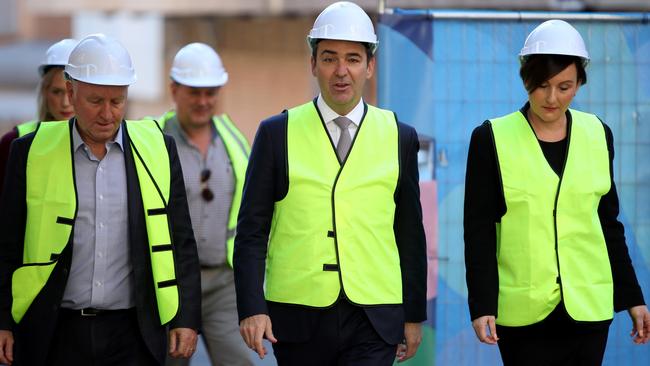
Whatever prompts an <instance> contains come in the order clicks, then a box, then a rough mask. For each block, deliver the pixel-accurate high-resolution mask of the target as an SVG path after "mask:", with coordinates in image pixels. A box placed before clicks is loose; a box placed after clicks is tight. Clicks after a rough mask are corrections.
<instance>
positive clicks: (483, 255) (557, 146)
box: [464, 103, 644, 320]
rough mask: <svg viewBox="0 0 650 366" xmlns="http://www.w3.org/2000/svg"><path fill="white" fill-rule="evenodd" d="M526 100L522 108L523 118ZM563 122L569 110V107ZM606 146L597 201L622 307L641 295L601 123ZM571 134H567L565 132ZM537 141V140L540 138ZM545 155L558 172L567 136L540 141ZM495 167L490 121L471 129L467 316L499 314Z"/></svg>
mask: <svg viewBox="0 0 650 366" xmlns="http://www.w3.org/2000/svg"><path fill="white" fill-rule="evenodd" d="M528 108H529V104H528V103H526V105H524V106H523V107H522V108H521V109H520V112H521V113H522V114H523V115H524V116H525V117H526V119H527V120H528V117H527V111H528ZM566 116H567V126H568V129H569V131H570V128H571V114H570V113H569V112H568V111H567V113H566ZM603 126H604V128H605V136H606V139H607V148H608V150H609V159H610V163H609V171H610V177H611V188H610V190H609V192H608V193H607V194H605V195H604V196H603V197H602V198H601V200H600V204H599V206H598V216H599V218H600V223H601V225H602V228H603V233H604V236H605V242H606V244H607V252H608V254H609V261H610V264H611V267H612V277H613V281H614V310H615V311H621V310H625V309H628V308H630V307H632V306H636V305H642V304H644V301H643V294H642V292H641V287H640V286H639V283H638V281H637V278H636V275H635V273H634V269H633V268H632V261H631V260H630V256H629V254H628V251H627V246H626V244H625V233H624V228H623V224H622V223H621V222H620V221H618V213H619V204H618V195H617V194H616V186H615V184H614V175H613V168H612V163H613V160H614V143H613V140H614V138H613V136H612V131H611V130H610V128H609V126H607V125H606V124H605V123H603ZM531 128H532V127H531ZM567 136H569V133H567ZM538 141H539V140H538ZM539 143H540V146H541V148H542V151H543V152H544V156H545V157H546V160H547V161H548V163H549V165H550V166H551V167H552V168H553V170H554V171H555V173H556V174H558V176H559V175H561V173H562V169H563V166H564V160H565V157H566V149H567V138H565V139H564V140H562V141H558V142H544V141H539ZM499 175H500V172H499V170H498V168H497V156H496V147H495V145H494V140H493V136H492V127H491V124H490V123H489V122H488V121H485V122H484V123H483V124H482V125H480V126H478V127H476V129H474V131H473V132H472V138H471V141H470V145H469V153H468V156H467V173H466V176H465V214H464V228H465V233H464V235H465V267H466V270H467V273H466V275H467V288H468V296H467V300H468V302H469V310H470V316H471V318H472V320H473V319H476V318H478V317H481V316H484V315H495V316H496V315H497V298H498V294H499V274H498V268H497V260H496V258H497V257H496V225H495V223H497V222H500V221H501V217H502V216H503V215H505V213H506V202H505V198H504V196H503V190H502V187H501V182H500V181H501V178H500V176H499Z"/></svg>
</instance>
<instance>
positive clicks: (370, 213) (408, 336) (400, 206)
mask: <svg viewBox="0 0 650 366" xmlns="http://www.w3.org/2000/svg"><path fill="white" fill-rule="evenodd" d="M308 41H309V44H310V46H311V48H312V58H311V69H312V74H313V75H314V77H316V79H317V80H318V84H319V86H320V95H318V96H317V97H316V98H315V99H314V100H313V101H310V102H308V103H306V104H304V105H301V106H298V107H294V108H291V109H289V110H288V111H287V112H285V113H282V114H280V115H276V116H273V117H271V118H269V119H267V120H265V121H263V122H262V124H261V125H260V128H259V130H258V132H257V136H256V138H255V142H254V144H253V149H252V153H251V158H250V163H249V167H248V172H247V175H246V183H245V185H244V196H243V200H242V205H241V210H240V214H239V222H238V225H237V237H236V239H235V255H234V268H235V285H236V289H237V307H238V311H239V318H240V332H241V333H242V336H243V337H244V340H245V341H246V343H247V344H248V346H249V347H250V348H252V349H254V350H255V351H256V352H257V353H258V354H259V356H260V357H264V356H265V355H266V353H267V350H266V349H265V348H264V346H263V344H262V338H263V337H266V338H267V339H269V340H270V341H271V342H272V343H273V351H274V354H275V357H276V358H277V360H278V363H279V364H280V365H306V364H308V365H373V366H376V365H392V363H393V362H394V360H395V358H396V356H397V359H398V361H403V360H406V359H408V358H410V357H412V356H413V355H414V354H415V352H416V350H417V348H418V345H419V343H420V342H421V337H422V335H421V324H420V323H421V322H422V321H423V320H425V319H426V273H427V268H426V266H427V264H426V263H427V262H426V261H427V259H426V244H425V238H424V230H423V227H422V212H421V207H420V203H419V202H420V200H419V188H418V167H417V151H418V148H419V146H418V138H417V133H416V132H415V130H414V129H413V128H412V127H409V126H407V125H404V124H402V123H399V122H397V120H396V117H395V115H394V113H393V112H390V111H386V110H382V109H379V108H376V107H373V106H371V105H368V104H366V103H365V102H364V101H363V100H362V97H361V96H362V92H363V88H364V85H365V83H366V81H367V80H368V79H369V78H371V77H372V75H373V72H374V67H375V59H374V55H373V54H374V50H375V48H376V46H377V38H376V36H375V32H374V29H373V26H372V22H371V20H370V18H369V17H368V15H367V14H366V13H365V12H364V11H363V10H362V9H361V8H360V7H358V6H357V5H355V4H353V3H350V2H337V3H335V4H332V5H330V6H329V7H327V8H326V9H325V10H323V12H322V13H321V14H320V15H319V16H318V18H317V19H316V22H315V23H314V27H313V29H312V30H311V32H310V33H309V36H308Z"/></svg>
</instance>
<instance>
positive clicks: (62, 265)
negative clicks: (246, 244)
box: [0, 121, 201, 365]
mask: <svg viewBox="0 0 650 366" xmlns="http://www.w3.org/2000/svg"><path fill="white" fill-rule="evenodd" d="M70 127H71V128H72V121H71V122H70ZM124 127H125V124H124V123H122V128H123V129H122V131H123V142H124V143H123V146H124V160H125V166H126V180H127V192H126V195H125V197H124V199H127V200H128V215H129V220H128V222H129V229H128V232H129V241H130V244H131V253H130V254H131V258H132V263H133V275H134V284H135V288H136V291H135V296H136V299H135V300H136V308H137V313H138V323H139V326H140V332H141V334H142V337H143V339H144V341H145V343H146V345H147V347H148V348H149V350H150V351H151V353H152V355H153V356H154V357H155V358H156V359H157V360H158V361H159V362H160V364H162V363H163V362H164V360H165V356H166V353H167V336H166V327H165V326H162V325H160V318H159V316H158V306H157V303H156V298H155V293H154V287H153V286H154V284H153V277H152V273H151V261H150V258H149V247H148V241H147V233H146V226H145V221H144V209H143V206H142V198H141V194H140V187H139V183H138V178H137V175H136V170H135V165H134V161H133V155H132V153H131V148H130V144H129V141H130V140H129V136H128V130H127V128H128V126H127V128H124ZM33 139H34V133H31V134H29V135H26V136H24V137H22V138H19V139H17V140H15V141H14V142H13V143H12V145H11V153H10V158H9V162H8V165H7V171H6V177H5V186H4V192H3V195H2V203H1V205H2V206H1V207H0V208H1V212H0V232H2V235H1V236H0V329H8V330H13V332H14V339H15V342H16V343H15V345H14V358H15V361H16V362H15V364H16V365H41V364H43V363H44V362H45V358H46V357H47V353H48V349H49V345H50V339H51V337H52V334H53V332H54V328H55V325H56V319H57V314H58V309H59V306H60V303H61V299H62V297H63V291H64V289H65V284H66V281H67V276H68V272H69V268H70V263H71V258H72V255H71V254H72V250H73V249H74V245H70V244H74V243H70V242H72V240H73V235H72V234H71V235H70V242H69V243H68V245H67V247H66V249H65V250H64V252H63V253H62V255H61V256H60V258H59V260H58V263H57V265H56V267H55V269H54V271H53V273H52V275H51V276H50V278H49V280H48V282H47V284H46V285H45V287H44V288H43V290H42V291H41V293H39V295H38V296H37V297H36V299H35V300H34V302H33V303H32V305H31V306H30V308H29V309H28V310H27V313H26V314H25V316H24V318H23V319H22V320H21V322H20V323H19V324H18V325H16V324H14V322H13V319H12V317H11V275H12V273H13V271H14V270H15V268H16V267H17V266H19V265H20V264H21V263H22V255H23V254H22V253H23V241H24V235H25V220H26V202H25V178H26V173H25V172H26V163H27V154H28V152H29V148H30V146H31V143H32V141H33ZM165 144H166V146H167V151H168V153H169V160H170V165H171V167H170V169H171V186H170V198H169V202H168V214H169V220H170V226H171V230H172V244H173V247H174V259H175V265H176V278H177V281H178V286H179V295H180V308H179V311H178V313H177V315H176V317H175V318H174V319H173V320H172V321H171V322H170V323H169V328H170V329H173V328H181V327H183V328H193V329H198V328H199V324H200V316H201V315H200V314H201V288H200V287H201V285H200V281H201V280H200V272H199V263H198V256H197V252H196V242H195V241H194V233H193V231H192V225H191V222H190V216H189V211H188V208H187V200H186V198H185V186H184V183H183V174H182V171H181V166H180V161H179V160H178V155H177V152H176V145H175V143H174V140H173V139H172V138H171V137H169V136H165ZM73 230H74V228H73Z"/></svg>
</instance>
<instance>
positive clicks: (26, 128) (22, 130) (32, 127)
mask: <svg viewBox="0 0 650 366" xmlns="http://www.w3.org/2000/svg"><path fill="white" fill-rule="evenodd" d="M38 122H39V121H29V122H25V123H21V124H19V125H18V126H16V130H17V131H18V137H23V136H25V135H27V134H28V133H32V132H34V131H36V128H37V127H38ZM66 122H67V121H66Z"/></svg>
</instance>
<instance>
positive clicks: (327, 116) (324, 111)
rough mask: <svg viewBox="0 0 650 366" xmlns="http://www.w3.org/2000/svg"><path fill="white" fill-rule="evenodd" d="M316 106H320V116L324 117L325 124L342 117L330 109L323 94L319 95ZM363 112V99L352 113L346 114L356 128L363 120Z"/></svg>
mask: <svg viewBox="0 0 650 366" xmlns="http://www.w3.org/2000/svg"><path fill="white" fill-rule="evenodd" d="M316 106H318V110H319V111H320V115H321V116H323V122H325V123H326V124H327V123H329V122H331V121H333V120H334V119H335V118H337V117H339V116H340V115H339V114H338V113H336V112H334V110H333V109H332V108H330V106H328V105H327V103H325V99H323V95H322V94H318V98H317V99H316ZM363 110H364V106H363V98H361V99H360V100H359V103H358V104H357V105H356V106H355V107H354V108H352V110H351V111H350V113H348V114H346V115H345V117H347V118H348V119H350V121H352V123H354V124H355V126H359V124H360V123H361V119H362V118H363Z"/></svg>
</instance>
